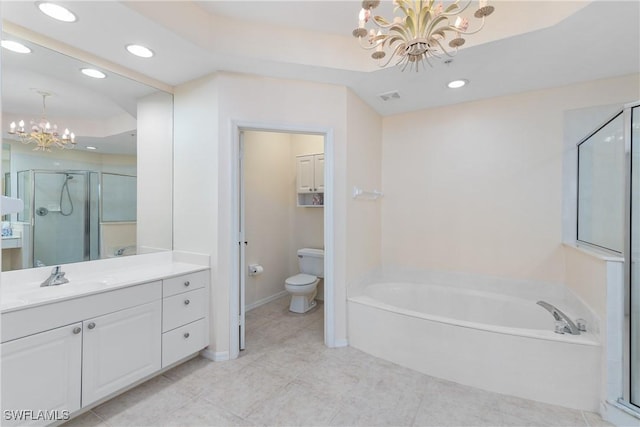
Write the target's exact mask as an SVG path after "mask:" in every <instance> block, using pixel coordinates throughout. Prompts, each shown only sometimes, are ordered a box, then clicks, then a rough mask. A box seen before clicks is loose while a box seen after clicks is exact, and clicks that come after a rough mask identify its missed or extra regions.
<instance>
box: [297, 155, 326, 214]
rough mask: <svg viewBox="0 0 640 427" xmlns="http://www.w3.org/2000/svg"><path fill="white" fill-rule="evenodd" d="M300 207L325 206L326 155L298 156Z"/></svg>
mask: <svg viewBox="0 0 640 427" xmlns="http://www.w3.org/2000/svg"><path fill="white" fill-rule="evenodd" d="M296 192H297V194H298V206H316V207H320V206H323V205H324V153H319V154H307V155H303V156H296Z"/></svg>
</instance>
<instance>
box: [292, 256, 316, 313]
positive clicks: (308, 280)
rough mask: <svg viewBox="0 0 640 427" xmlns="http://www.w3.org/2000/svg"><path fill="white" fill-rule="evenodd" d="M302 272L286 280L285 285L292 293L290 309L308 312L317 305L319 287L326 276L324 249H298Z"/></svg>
mask: <svg viewBox="0 0 640 427" xmlns="http://www.w3.org/2000/svg"><path fill="white" fill-rule="evenodd" d="M298 266H299V269H300V273H299V274H296V275H295V276H291V277H289V278H287V280H285V281H284V287H285V289H286V290H287V292H289V293H290V294H291V303H290V304H289V311H292V312H294V313H306V312H307V311H309V310H311V309H312V308H313V307H315V306H316V304H317V303H316V300H315V298H316V294H317V293H318V290H317V287H318V282H320V279H321V278H322V277H324V251H323V250H322V249H311V248H302V249H298Z"/></svg>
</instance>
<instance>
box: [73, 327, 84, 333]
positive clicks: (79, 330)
mask: <svg viewBox="0 0 640 427" xmlns="http://www.w3.org/2000/svg"><path fill="white" fill-rule="evenodd" d="M80 332H82V328H81V327H79V326H76V327H75V328H73V333H74V334H76V335H78V334H79V333H80Z"/></svg>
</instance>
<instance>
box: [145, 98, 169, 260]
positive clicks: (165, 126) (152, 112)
mask: <svg viewBox="0 0 640 427" xmlns="http://www.w3.org/2000/svg"><path fill="white" fill-rule="evenodd" d="M137 117H138V122H137V125H138V138H137V142H138V146H137V150H138V151H137V154H138V170H139V171H143V173H140V174H139V175H138V180H137V183H138V191H137V193H138V214H137V215H138V227H137V243H138V246H139V249H140V250H141V251H142V252H144V251H146V250H157V249H171V248H172V245H173V236H172V235H173V233H172V231H173V227H172V222H173V217H172V206H173V192H172V190H173V97H172V95H171V94H169V93H165V92H156V93H154V94H151V95H148V96H146V97H144V98H141V99H139V100H138V115H137Z"/></svg>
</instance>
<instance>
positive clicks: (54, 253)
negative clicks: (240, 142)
mask: <svg viewBox="0 0 640 427" xmlns="http://www.w3.org/2000/svg"><path fill="white" fill-rule="evenodd" d="M8 27H10V26H8ZM2 38H3V39H10V40H15V41H19V42H21V43H23V44H25V45H27V46H29V48H31V50H32V52H31V53H30V54H26V55H25V54H18V53H13V52H9V51H7V50H6V49H0V55H1V66H2V69H1V73H2V76H3V78H2V100H1V101H2V119H3V120H2V123H3V126H4V125H6V126H5V128H3V129H2V136H3V138H2V141H3V150H2V173H1V174H0V176H1V177H2V193H3V195H6V196H11V197H16V198H19V199H21V200H22V201H23V202H24V204H25V208H24V210H22V211H21V212H19V213H17V214H11V215H6V216H4V217H3V229H4V228H5V227H4V225H8V227H9V228H10V230H11V233H12V235H13V236H19V237H20V238H21V246H20V247H16V248H6V249H3V253H2V255H3V256H2V271H10V270H19V269H24V268H31V267H42V266H55V265H60V264H67V263H74V262H82V261H90V260H97V259H106V258H113V257H120V256H130V255H136V254H138V253H148V252H153V251H157V250H171V249H172V247H171V242H172V238H171V234H172V229H171V226H170V225H169V226H168V227H167V226H163V227H161V229H157V230H155V229H154V230H153V233H149V232H143V233H142V238H141V232H140V229H141V228H142V227H145V221H149V220H152V219H151V218H149V215H147V217H144V215H143V216H141V206H140V195H138V192H137V189H138V187H139V186H140V182H141V181H144V182H147V183H148V182H153V181H154V180H156V179H158V180H161V179H162V178H163V177H164V176H166V170H167V169H166V168H165V169H164V174H163V176H162V177H161V176H159V175H160V174H159V173H158V172H155V171H154V169H153V168H149V167H147V166H144V165H149V164H152V163H154V162H156V163H157V160H156V158H155V156H156V155H158V156H161V157H167V156H166V153H163V152H160V150H167V153H169V154H170V152H171V139H172V136H171V133H172V130H171V129H172V123H171V120H172V109H173V96H172V95H171V94H170V93H166V92H163V91H161V90H158V89H157V88H155V87H151V86H148V85H146V84H142V83H140V82H136V81H133V80H131V79H128V78H126V77H122V76H120V75H117V74H115V73H113V72H110V71H108V70H103V71H105V73H106V74H107V78H105V79H102V80H95V79H91V78H88V77H86V76H84V75H82V74H81V73H80V72H78V70H79V69H80V68H85V67H86V66H87V63H86V62H84V61H82V60H78V59H75V58H72V57H69V56H66V55H63V54H61V53H59V52H56V51H54V50H51V49H48V48H46V47H43V46H40V45H38V44H35V43H33V42H31V41H29V40H25V39H23V38H19V37H16V36H14V35H11V34H8V33H6V32H3V35H2ZM40 92H47V93H49V94H51V95H50V96H47V97H46V117H47V120H48V121H50V122H51V123H52V124H54V123H55V124H56V125H57V126H58V128H60V129H65V128H69V129H71V130H72V131H73V132H74V133H75V142H76V146H75V147H74V149H72V150H67V149H58V148H55V147H54V148H52V149H51V151H50V152H43V151H34V150H33V147H34V145H33V144H24V143H23V142H22V141H21V140H20V138H19V137H18V135H16V134H9V133H8V130H9V127H8V125H9V124H10V123H11V122H15V123H19V121H20V120H23V121H24V122H25V123H27V125H26V127H27V128H28V126H29V125H28V123H29V122H30V121H31V120H36V121H39V119H40V117H41V116H42V114H43V111H42V110H43V105H42V104H43V99H42V97H41V95H40ZM163 138H165V140H168V141H169V143H168V144H167V143H162V144H161V143H159V142H161V141H162V139H163ZM145 143H146V144H147V146H152V147H153V148H152V149H147V150H146V151H145V150H141V149H140V145H141V144H143V145H144V144H145ZM145 155H147V156H154V158H147V159H145V158H143V161H142V162H141V161H140V160H141V156H145ZM169 157H170V156H169ZM169 191H170V190H169ZM154 202H157V201H155V200H150V199H149V196H147V199H145V201H144V202H143V206H142V210H144V205H145V204H146V205H154V206H153V209H154V211H155V213H156V214H157V215H159V216H163V217H167V216H169V217H170V215H171V211H172V208H171V205H170V201H169V203H168V204H167V203H166V202H165V203H154ZM147 211H150V209H147ZM149 222H151V221H149ZM167 222H168V223H169V224H170V221H165V222H164V223H165V224H166V223H167ZM3 231H4V230H3ZM151 234H154V236H153V238H152V239H149V238H148V237H147V238H146V239H145V236H150V235H151ZM158 236H160V238H158ZM150 240H153V241H150Z"/></svg>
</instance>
